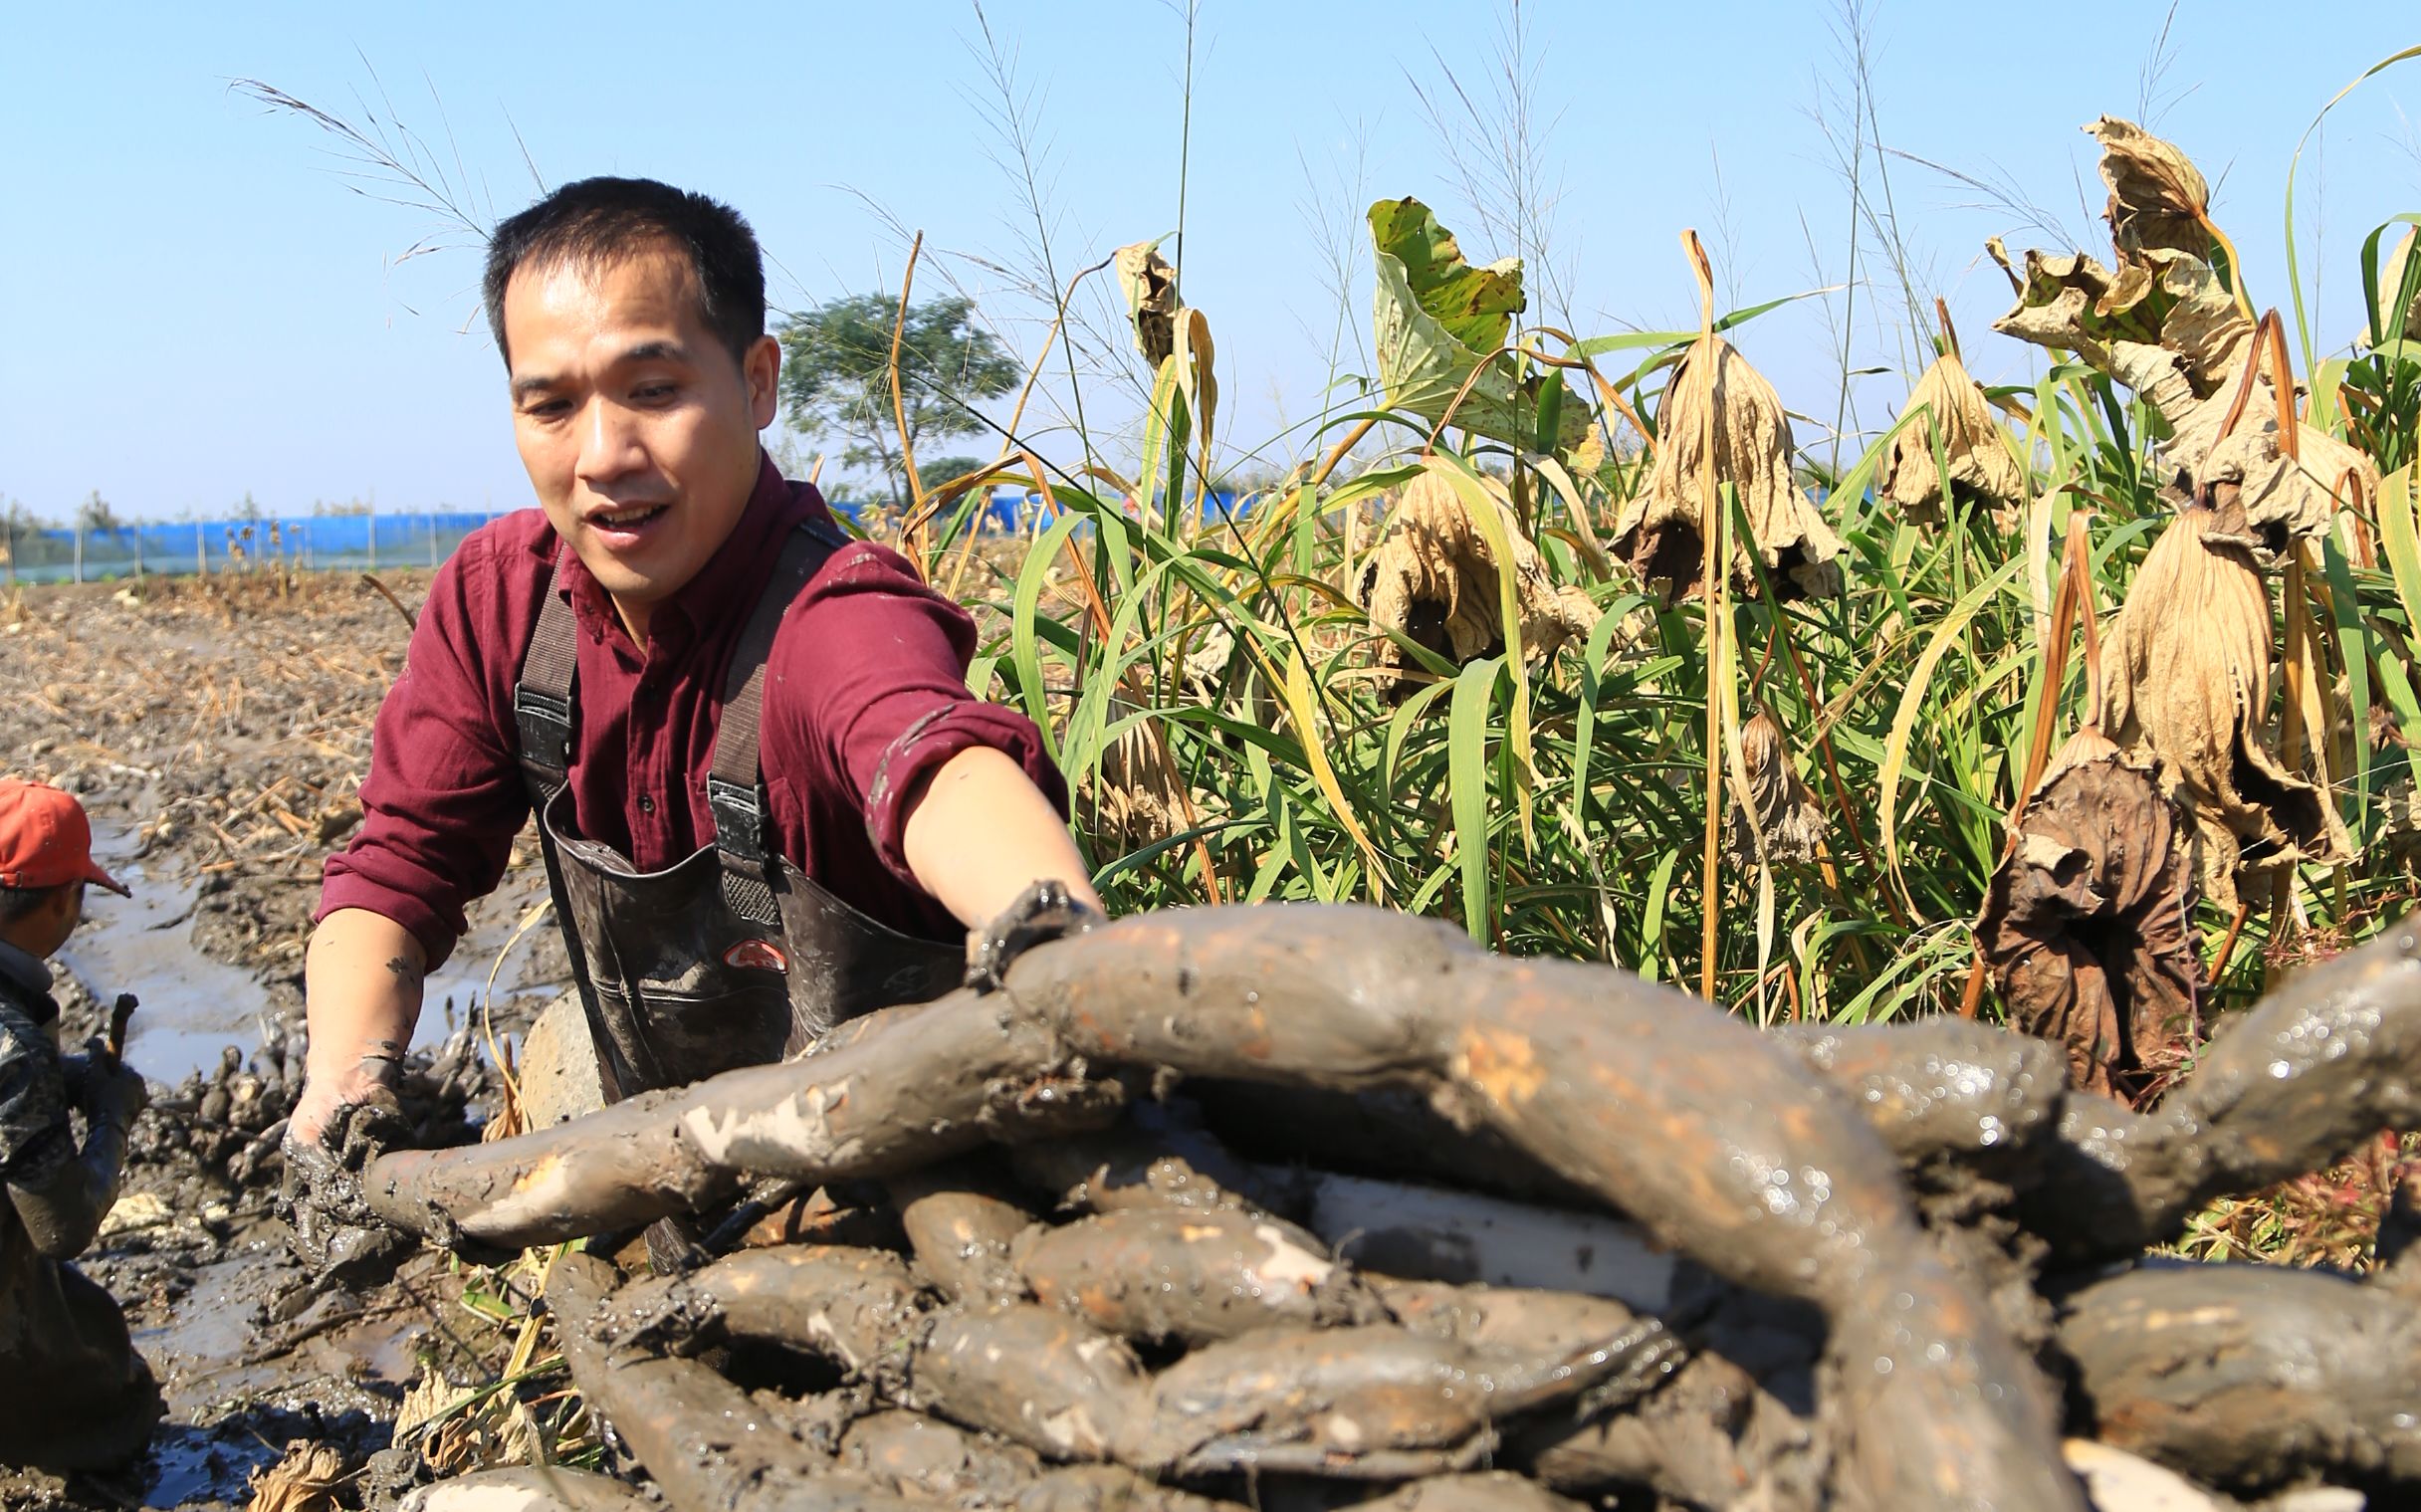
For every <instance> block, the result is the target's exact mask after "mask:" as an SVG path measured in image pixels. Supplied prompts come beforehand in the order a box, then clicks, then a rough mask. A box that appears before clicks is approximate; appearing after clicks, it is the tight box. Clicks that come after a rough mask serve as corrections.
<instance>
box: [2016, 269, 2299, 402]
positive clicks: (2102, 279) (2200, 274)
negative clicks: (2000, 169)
mask: <svg viewBox="0 0 2421 1512" xmlns="http://www.w3.org/2000/svg"><path fill="white" fill-rule="evenodd" d="M1987 250H1988V251H1990V252H1992V254H1993V255H1994V256H1995V257H1996V258H1998V259H1999V260H2000V262H2001V265H2002V267H2003V268H2004V269H2008V267H2009V263H2008V257H2007V254H2006V252H2005V251H2003V249H2001V247H2000V246H1999V244H1998V243H1997V242H1995V243H1988V244H1987ZM2010 281H2011V282H2012V283H2013V284H2014V285H2016V292H2017V301H2018V302H2017V304H2016V305H2015V306H2014V307H2012V308H2011V310H2010V312H2009V313H2008V314H2007V315H2004V316H2002V317H2001V318H2000V319H1999V320H1997V321H1995V322H1993V323H1992V328H1993V329H1995V330H1997V331H2000V332H2001V333H2002V334H2003V335H2009V336H2015V337H2017V338H2018V339H2019V340H2021V341H2030V342H2032V343H2034V344H2035V345H2037V346H2047V347H2050V348H2052V349H2054V350H2057V351H2073V352H2075V353H2077V354H2078V355H2079V356H2081V357H2083V358H2085V360H2086V361H2088V362H2090V363H2091V364H2092V365H2093V366H2095V367H2098V368H2100V369H2102V370H2103V371H2104V372H2108V373H2110V374H2111V375H2112V376H2114V377H2118V378H2119V380H2120V381H2121V382H2126V383H2128V384H2129V386H2130V387H2135V388H2136V389H2137V391H2138V392H2143V389H2144V387H2145V386H2146V382H2147V381H2148V379H2147V378H2146V376H2145V375H2143V374H2141V373H2138V374H2137V375H2136V376H2134V377H2129V375H2127V374H2125V373H2121V372H2120V371H2119V370H2118V367H2119V363H2118V352H2119V349H2120V348H2121V347H2123V346H2128V345H2134V346H2142V347H2153V348H2159V349H2161V350H2164V351H2166V352H2167V353H2169V354H2170V356H2171V357H2172V358H2174V359H2175V362H2176V365H2177V369H2178V371H2180V372H2181V373H2182V374H2183V375H2184V377H2185V379H2186V382H2187V384H2188V390H2189V391H2188V392H2186V393H2183V394H2175V393H2172V394H2169V395H2166V396H2163V395H2157V394H2153V393H2149V392H2146V393H2144V397H2145V399H2146V400H2148V401H2150V402H2152V403H2154V404H2156V405H2158V406H2159V408H2160V411H2161V415H2162V418H2164V419H2166V420H2167V421H2168V422H2169V423H2170V424H2171V425H2176V424H2178V423H2179V421H2180V419H2181V418H2182V414H2183V411H2184V410H2185V409H2187V408H2190V407H2191V404H2192V401H2195V400H2200V399H2204V398H2207V397H2209V396H2210V395H2212V394H2214V393H2217V392H2218V391H2219V390H2220V389H2221V388H2222V387H2224V386H2225V385H2226V384H2227V382H2228V381H2229V380H2230V379H2231V378H2233V377H2234V376H2235V375H2236V374H2237V373H2238V372H2239V371H2240V370H2242V368H2243V366H2244V360H2245V356H2246V353H2247V352H2248V350H2249V349H2250V343H2251V341H2252V339H2253V323H2252V322H2251V321H2248V320H2246V319H2245V316H2244V312H2243V311H2241V310H2239V309H2238V308H2237V306H2236V302H2235V301H2234V300H2233V299H2232V298H2230V297H2229V295H2228V293H2227V291H2226V290H2224V289H2222V288H2220V287H2219V277H2218V275H2217V274H2215V273H2213V272H2212V270H2211V266H2210V265H2209V264H2208V263H2206V262H2204V261H2202V260H2201V259H2200V258H2198V257H2195V256H2193V255H2192V254H2190V253H2183V252H2157V253H2153V254H2150V255H2148V256H2147V257H2146V259H2145V260H2144V261H2142V262H2139V263H2129V264H2122V265H2120V267H2119V269H2118V271H2117V272H2115V273H2112V272H2111V271H2110V270H2109V269H2107V268H2104V267H2102V266H2101V264H2100V263H2098V262H2096V261H2095V260H2094V259H2092V258H2091V257H2089V256H2087V255H2086V254H2085V253H2082V252H2076V253H2063V254H2051V253H2045V252H2039V251H2029V252H2028V253H2027V254H2026V260H2025V264H2024V272H2023V274H2020V273H2019V272H2017V271H2015V270H2011V271H2010ZM2142 361H2143V359H2142V358H2141V357H2138V358H2137V359H2136V365H2138V366H2139V367H2140V365H2141V363H2142ZM2164 400H2165V402H2164Z"/></svg>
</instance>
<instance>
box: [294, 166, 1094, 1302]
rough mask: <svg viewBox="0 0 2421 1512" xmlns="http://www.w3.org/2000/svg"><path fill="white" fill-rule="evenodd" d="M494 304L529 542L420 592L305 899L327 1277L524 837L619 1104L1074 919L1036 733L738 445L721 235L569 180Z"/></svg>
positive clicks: (955, 624)
mask: <svg viewBox="0 0 2421 1512" xmlns="http://www.w3.org/2000/svg"><path fill="white" fill-rule="evenodd" d="M485 292H486V302H487V310H488V318H489V322H490V324H491V326H492V328H493V329H494V331H495V335H496V340H497V345H498V348H499V349H500V350H501V351H502V353H503V355H504V358H505V363H506V367H507V370H508V372H509V374H510V380H511V395H512V402H513V426H514V437H515V441H516V444H517V445H518V446H519V448H520V451H521V456H522V461H523V464H524V465H525V466H526V467H527V468H528V470H529V473H530V481H531V484H532V486H533V488H534V489H535V491H536V493H537V495H538V501H539V505H540V508H539V509H538V510H537V511H523V512H520V513H517V514H513V515H509V516H506V517H505V518H503V519H501V520H499V521H497V522H495V523H494V524H492V525H490V526H488V527H486V528H484V529H482V530H480V531H479V532H477V533H475V534H474V535H473V536H471V537H470V539H468V540H465V541H464V542H463V545H462V547H461V549H459V550H458V551H457V552H456V553H455V555H454V556H453V558H452V559H451V560H449V561H448V562H447V563H446V565H445V566H444V567H443V568H442V569H440V571H439V572H438V573H437V576H436V579H435V581H434V582H433V583H432V584H431V587H430V593H429V599H428V603H427V605H426V607H425V608H424V609H423V610H422V612H421V616H420V621H419V625H418V628H417V629H416V630H415V631H414V632H413V635H412V641H411V648H410V652H409V656H408V659H407V666H406V668H405V670H404V672H403V673H402V674H401V675H400V676H399V677H398V678H397V679H396V682H395V685H394V687H393V688H392V689H391V690H390V691H389V692H388V695H387V698H386V701H385V703H384V704H383V705H382V707H381V708H380V710H379V713H378V722H377V727H376V732H375V736H374V744H373V748H372V754H371V758H370V772H369V776H368V778H367V780H366V781H364V782H363V784H362V788H361V798H362V807H363V810H364V813H365V818H364V822H363V824H362V827H361V830H360V832H359V833H358V835H356V837H355V838H354V840H353V842H352V844H351V845H350V846H349V847H348V848H347V849H346V850H345V851H344V853H342V854H341V855H338V856H336V857H333V858H332V859H330V862H329V865H328V871H327V879H326V884H325V887H324V890H323V892H322V895H321V905H320V913H319V927H318V929H317V930H316V931H315V932H314V933H313V936H312V941H311V947H310V952H309V955H308V957H307V965H306V984H307V991H308V997H309V1006H308V1014H309V1023H310V1030H311V1052H310V1059H309V1063H308V1081H307V1085H306V1087H305V1090H304V1094H303V1099H302V1101H301V1103H300V1105H299V1106H298V1107H297V1109H296V1111H295V1115H294V1120H293V1124H292V1133H291V1135H290V1138H289V1160H290V1164H291V1165H292V1166H293V1167H294V1168H295V1170H296V1172H297V1174H298V1180H297V1181H295V1182H290V1187H294V1188H297V1189H298V1190H300V1191H301V1192H302V1196H301V1199H299V1200H298V1201H297V1203H296V1216H297V1229H298V1238H299V1241H300V1247H301V1248H302V1249H303V1250H304V1252H305V1254H306V1257H307V1258H310V1259H312V1260H314V1261H315V1262H317V1263H323V1264H327V1263H330V1262H341V1261H343V1260H344V1259H345V1258H347V1255H348V1254H349V1253H350V1252H352V1251H353V1250H355V1249H356V1248H358V1246H359V1245H361V1244H363V1243H373V1244H374V1241H373V1240H370V1239H366V1238H364V1237H363V1236H362V1235H360V1234H358V1233H355V1232H353V1231H352V1229H351V1228H350V1226H349V1222H348V1221H347V1220H349V1219H352V1218H357V1217H358V1216H359V1211H360V1210H359V1209H358V1207H357V1206H356V1204H355V1202H354V1201H353V1199H352V1195H351V1193H350V1192H349V1190H348V1189H347V1188H346V1186H345V1181H344V1175H345V1170H346V1168H347V1166H356V1167H357V1162H358V1160H359V1159H360V1157H361V1154H362V1147H363V1146H364V1145H365V1144H366V1143H369V1142H371V1141H372V1140H373V1139H375V1138H376V1137H379V1136H380V1135H383V1134H384V1133H388V1132H391V1130H389V1129H373V1127H372V1126H373V1124H374V1122H375V1120H376V1119H377V1117H378V1116H379V1115H382V1114H383V1113H384V1112H385V1110H387V1109H389V1108H391V1106H392V1095H391V1093H390V1092H389V1091H388V1087H389V1084H390V1083H391V1081H392V1079H393V1076H394V1073H395V1070H396V1066H397V1062H398V1058H399V1057H400V1055H401V1054H402V1050H403V1047H404V1045H405V1044H407V1043H408V1042H409V1040H410V1038H411V1030H412V1026H413V1024H414V1022H415V1021H416V1020H417V1018H418V1016H419V1013H420V1008H421V1000H420V984H421V979H422V977H423V975H424V974H425V973H426V972H429V971H430V970H431V969H433V968H435V967H436V966H437V965H438V964H439V963H441V962H443V961H444V960H445V958H446V956H447V954H448V953H449V952H451V951H452V950H453V948H454V945H455V942H456V940H457V939H458V938H459V937H460V936H461V934H462V931H463V928H464V920H463V909H464V905H465V904H467V903H468V902H470V901H471V900H472V899H474V898H477V897H479V896H480V895H482V894H484V893H486V892H487V891H489V890H490V889H491V888H493V887H495V885H496V884H497V881H498V880H499V878H500V877H501V876H502V875H503V872H504V868H505V861H506V856H507V852H508V850H509V849H510V847H511V844H512V841H513V838H514V836H515V834H516V833H518V832H519V830H520V829H521V826H522V824H523V821H524V820H525V819H526V818H527V817H528V816H529V815H530V813H531V812H532V809H533V806H534V805H535V806H536V808H537V810H538V812H539V816H540V829H541V837H542V841H543V846H542V848H543V850H544V852H545V854H546V857H547V861H548V866H549V874H550V883H551V884H552V886H553V891H554V899H555V904H556V915H557V919H558V923H559V924H560V925H561V927H562V928H563V930H564V933H565V936H566V943H567V944H568V945H569V947H570V953H571V959H572V963H573V967H574V974H575V976H576V978H577V980H578V983H579V987H580V994H581V997H582V1000H583V1002H584V1004H585V1007H586V1009H587V1015H588V1019H589V1027H590V1031H591V1034H592V1036H593V1037H594V1038H595V1040H596V1045H597V1053H598V1060H599V1068H600V1073H601V1076H602V1080H603V1081H604V1084H605V1087H606V1091H607V1095H608V1096H609V1097H619V1096H624V1095H628V1094H630V1093H633V1092H638V1091H642V1090H646V1089H648V1088H652V1087H656V1086H663V1085H671V1084H677V1083H680V1082H685V1081H690V1080H694V1079H697V1078H698V1077H702V1076H706V1075H712V1074H714V1073H716V1072H718V1071H722V1070H725V1069H729V1068H731V1067H732V1066H735V1065H740V1064H748V1063H753V1062H762V1061H764V1060H769V1059H772V1058H774V1057H776V1056H779V1055H781V1054H784V1053H787V1052H789V1051H791V1050H795V1049H797V1048H798V1047H800V1046H801V1045H802V1044H804V1043H806V1042H807V1041H809V1040H811V1039H812V1038H813V1037H814V1036H815V1035H816V1034H817V1033H819V1032H821V1031H822V1030H823V1029H824V1028H827V1027H829V1025H830V1024H831V1023H832V1022H833V1021H835V1020H837V1019H839V1018H842V1017H847V1016H850V1015H853V1014H856V1013H860V1012H864V1011H867V1010H868V1009H870V1008H873V1007H877V1006H881V1005H884V1004H886V1003H889V1002H897V1001H903V1000H914V999H919V998H923V997H927V996H931V995H935V994H936V993H937V992H938V991H939V990H941V989H942V988H943V987H945V986H947V985H949V984H950V983H951V982H952V981H955V979H956V977H957V974H958V971H959V968H960V966H961V959H960V958H961V946H960V944H959V942H961V941H963V940H964V939H965V936H964V934H963V930H964V929H966V928H968V927H972V926H977V925H981V924H984V923H986V922H987V921H990V920H993V919H995V918H996V917H998V916H1000V915H1002V914H1003V913H1004V912H1005V911H1007V910H1008V909H1009V908H1010V906H1011V905H1012V904H1013V903H1016V902H1017V901H1018V899H1019V897H1020V895H1021V894H1025V893H1026V892H1027V891H1028V890H1029V888H1030V887H1031V886H1032V885H1034V884H1037V883H1055V884H1058V885H1060V886H1061V887H1062V888H1063V889H1064V892H1065V894H1066V896H1067V898H1068V899H1069V900H1070V907H1071V909H1072V911H1073V914H1074V915H1075V916H1077V917H1079V918H1081V917H1084V916H1087V915H1089V914H1091V913H1093V912H1094V911H1097V910H1098V907H1099V900H1098V899H1097V898H1096V897H1095V896H1094V894H1093V892H1092V889H1091V887H1090V886H1089V884H1088V882H1087V880H1086V873H1085V868H1084V865H1083V862H1082V860H1081V858H1080V857H1079V856H1078V854H1077V852H1076V849H1075V846H1074V845H1073V843H1072V842H1071V841H1070V839H1069V836H1068V833H1067V829H1066V827H1065V824H1064V822H1063V817H1062V816H1063V814H1064V811H1065V805H1066V789H1065V785H1064V783H1063V782H1062V780H1061V778H1060V776H1059V774H1058V772H1057V771H1056V770H1055V769H1054V768H1053V767H1052V765H1051V763H1050V760H1049V757H1048V756H1047V755H1046V754H1045V753H1044V750H1043V747H1042V742H1041V739H1040V736H1039V733H1038V732H1037V731H1036V730H1035V729H1034V727H1033V725H1032V724H1031V723H1030V722H1028V721H1027V720H1025V719H1024V718H1022V717H1020V716H1018V715H1015V714H1012V713H1010V712H1008V711H1007V710H1003V709H1000V708H996V707H994V706H991V705H989V704H985V703H982V702H980V701H978V700H977V699H975V698H974V697H973V696H972V695H971V694H970V693H969V692H968V690H967V687H966V683H965V677H966V670H967V662H968V657H969V654H970V652H971V650H972V649H973V643H974V626H973V622H972V621H971V620H970V619H969V618H968V616H967V614H966V613H965V612H964V611H963V610H961V609H960V608H958V607H957V606H956V605H955V604H952V603H950V602H948V601H947V600H945V599H943V598H942V597H940V596H939V595H937V594H935V593H933V592H932V591H930V590H929V589H927V588H926V587H925V586H924V584H923V582H922V581H921V580H920V579H919V578H918V576H917V575H916V573H915V572H914V570H913V569H912V568H911V567H910V566H909V564H908V563H907V562H906V561H905V560H904V559H903V558H901V557H900V556H898V555H897V554H896V553H894V552H892V551H889V550H887V549H885V548H883V547H880V546H876V545H872V544H868V543H865V542H852V541H849V540H847V538H845V537H843V536H841V535H840V534H839V533H838V532H837V531H836V530H835V529H834V527H833V524H832V521H831V518H830V516H829V515H828V514H827V512H826V511H825V509H824V505H823V502H822V500H821V499H819V498H818V497H817V496H816V493H815V490H814V489H813V488H811V487H809V486H807V485H804V484H795V483H788V482H785V481H783V479H782V478H781V476H780V474H779V473H778V472H777V471H776V470H775V469H774V467H773V465H772V464H771V462H770V461H769V460H768V459H767V458H766V456H765V454H764V452H763V451H762V450H761V449H760V448H759V445H758V439H757V438H758V433H759V432H760V431H761V430H762V429H763V428H764V427H765V426H766V425H768V424H770V422H771V421H772V419H773V416H774V412H775V408H776V402H777V393H776V386H775V378H776V375H777V373H778V370H779V366H780V358H781V349H780V346H779V343H778V342H776V341H775V340H774V339H773V338H772V337H771V336H770V335H768V334H767V333H766V330H765V279H764V273H763V268H762V264H761V261H760V256H759V252H758V247H757V242H756V238H755V236H754V235H753V234H752V233H751V232H750V230H749V228H748V225H747V223H746V222H745V221H743V220H742V219H741V218H740V217H739V216H738V215H737V214H736V213H734V212H733V211H732V210H730V209H729V208H728V207H726V206H723V205H720V204H718V203H716V202H715V201H713V200H709V199H706V198H704V197H703V196H699V195H693V194H685V193H683V192H681V191H679V190H675V189H672V188H669V187H667V186H665V185H662V184H658V183H653V182H650V181H647V180H633V179H589V180H585V181H583V182H580V183H575V184H571V185H568V186H566V187H565V188H563V189H560V190H558V191H556V192H555V193H553V194H551V195H550V196H548V197H547V198H546V199H544V200H542V201H540V202H539V203H538V204H537V205H535V206H533V207H531V208H530V209H529V210H526V211H524V212H523V213H521V214H520V215H517V216H515V217H513V218H512V219H510V220H508V221H506V222H505V223H504V224H503V225H501V226H500V227H498V228H497V232H496V235H495V238H494V240H493V241H492V243H491V245H490V249H489V258H488V270H487V278H486V285H485Z"/></svg>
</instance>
